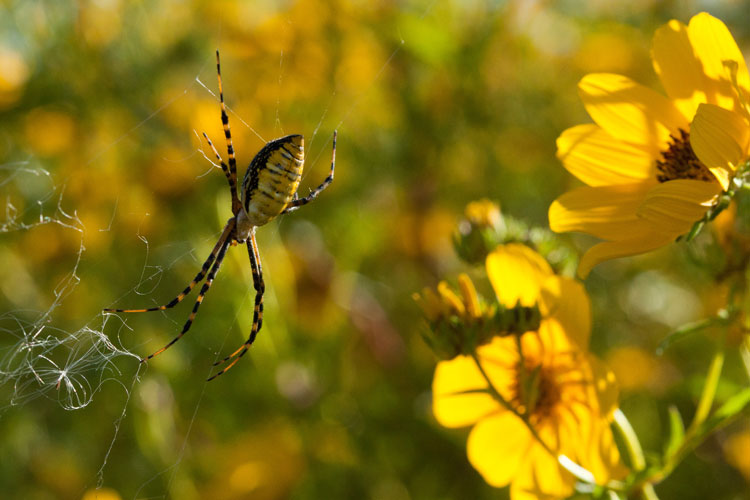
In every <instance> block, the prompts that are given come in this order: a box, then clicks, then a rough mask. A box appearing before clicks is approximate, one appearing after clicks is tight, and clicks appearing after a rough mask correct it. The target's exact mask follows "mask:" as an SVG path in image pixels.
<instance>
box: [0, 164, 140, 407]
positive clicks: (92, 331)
mask: <svg viewBox="0 0 750 500" xmlns="http://www.w3.org/2000/svg"><path fill="white" fill-rule="evenodd" d="M64 192H65V189H64V187H59V186H56V185H55V183H54V181H53V179H52V177H51V176H50V174H49V172H47V171H46V170H44V169H42V168H39V167H32V166H30V164H29V162H16V163H9V164H4V165H0V196H2V199H3V202H4V205H5V210H4V214H3V215H2V216H0V237H3V236H2V235H7V234H8V233H15V232H22V231H33V230H34V228H36V227H38V226H41V225H45V224H57V225H60V226H62V227H63V228H64V230H66V231H75V232H77V233H79V235H80V246H79V249H78V253H77V256H76V258H75V261H74V262H73V263H72V269H71V270H70V271H69V272H68V274H67V275H66V276H65V277H64V278H63V279H62V280H61V281H60V282H59V283H58V285H57V286H56V287H55V289H54V291H53V292H54V294H53V300H52V303H51V304H50V305H49V307H48V309H46V310H44V311H33V310H28V309H24V310H13V311H8V312H2V313H0V390H2V397H3V398H4V399H5V401H0V410H1V409H7V408H8V407H10V406H15V405H20V404H24V403H25V402H27V401H29V400H31V399H34V398H38V397H47V398H50V399H56V400H58V401H59V403H60V405H61V406H62V407H63V408H65V409H69V410H73V409H79V408H82V407H84V406H86V405H87V404H89V403H90V402H91V400H92V399H93V396H94V394H95V393H96V392H97V390H98V389H99V388H100V387H101V385H102V384H103V383H104V382H105V381H106V380H111V379H117V376H118V375H120V371H119V369H118V368H117V366H116V365H115V364H114V363H113V360H114V358H117V357H121V356H130V357H135V358H138V357H137V356H136V355H135V354H133V353H130V352H128V351H127V350H125V349H123V348H122V347H118V346H116V345H115V344H114V343H113V342H112V341H111V340H110V339H109V338H108V337H107V336H106V335H105V334H104V333H103V329H104V325H105V324H106V317H105V316H103V315H102V314H101V313H99V314H97V316H95V317H94V318H93V319H91V320H90V321H89V322H88V323H87V324H85V325H83V326H81V327H80V328H79V329H78V330H76V331H66V330H64V329H62V328H59V327H57V326H55V315H54V313H55V310H56V309H57V308H58V307H59V306H60V305H61V304H62V303H63V301H64V300H65V298H66V297H67V296H68V295H70V293H71V292H72V291H73V289H74V288H75V287H76V286H77V285H78V284H79V282H80V278H79V277H78V274H77V272H78V267H79V264H80V262H81V256H82V255H83V253H84V251H85V247H84V245H83V233H84V230H85V228H84V226H83V224H82V223H81V220H80V219H79V218H78V216H77V214H76V212H75V211H72V212H71V213H68V212H66V210H64V208H63V200H64ZM19 196H20V197H21V198H22V199H23V202H24V205H25V207H26V208H24V209H23V210H19V209H17V208H16V207H15V206H14V204H13V200H14V199H18V197H19ZM2 265H7V263H3V264H2Z"/></svg>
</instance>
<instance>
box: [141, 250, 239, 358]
mask: <svg viewBox="0 0 750 500" xmlns="http://www.w3.org/2000/svg"><path fill="white" fill-rule="evenodd" d="M229 243H230V242H229V239H226V240H224V242H223V243H222V245H221V248H220V249H219V253H218V255H217V256H216V262H214V265H213V266H212V267H211V270H210V271H209V272H208V276H206V282H205V283H203V286H202V287H201V291H200V293H199V294H198V298H196V299H195V305H193V310H192V311H191V312H190V316H188V319H187V321H186V322H185V325H184V326H183V327H182V331H181V332H180V334H179V335H177V336H176V337H175V338H173V339H172V340H171V341H170V342H169V343H168V344H167V345H165V346H164V347H162V348H161V349H159V350H158V351H156V352H154V353H152V354H149V355H148V356H146V357H145V358H143V359H142V360H141V363H143V362H145V361H148V360H149V359H151V358H153V357H154V356H158V355H159V354H161V353H163V352H164V351H166V350H167V349H169V348H170V347H172V345H173V344H174V343H175V342H177V341H178V340H180V339H181V338H182V336H183V335H185V334H186V333H187V331H188V330H190V327H191V326H192V325H193V320H194V319H195V315H196V314H198V308H199V307H200V306H201V303H202V302H203V297H205V295H206V292H208V289H209V288H211V285H212V284H213V282H214V278H215V277H216V273H217V272H218V271H219V268H220V267H221V262H222V261H223V260H224V256H225V255H226V253H227V248H229Z"/></svg>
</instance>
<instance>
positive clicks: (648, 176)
mask: <svg viewBox="0 0 750 500" xmlns="http://www.w3.org/2000/svg"><path fill="white" fill-rule="evenodd" d="M651 56H652V59H653V63H654V68H655V70H656V73H657V75H658V76H659V79H660V80H661V83H662V85H663V87H664V89H665V90H666V93H667V96H668V97H665V96H663V95H661V94H659V93H657V92H655V91H653V90H651V89H649V88H647V87H644V86H642V85H640V84H638V83H636V82H634V81H632V80H630V79H628V78H626V77H624V76H620V75H613V74H590V75H587V76H586V77H584V78H583V79H582V80H581V82H580V84H579V93H580V96H581V99H582V101H583V103H584V106H585V107H586V111H587V112H588V113H589V115H590V116H591V118H592V119H593V120H594V122H595V124H589V125H578V126H576V127H573V128H570V129H568V130H566V131H565V132H563V133H562V135H561V136H560V137H559V138H558V140H557V148H558V151H557V156H558V158H560V160H561V161H562V163H563V165H564V166H565V168H566V169H567V170H568V171H569V172H570V173H572V174H573V175H575V176H576V177H577V178H579V179H580V180H581V181H583V182H584V183H585V184H587V186H584V187H580V188H577V189H574V190H572V191H569V192H568V193H565V194H563V195H562V196H560V197H559V198H558V199H557V200H556V201H555V202H554V203H553V204H552V205H551V206H550V210H549V219H550V227H551V228H552V229H553V230H554V231H557V232H563V231H582V232H585V233H589V234H592V235H594V236H596V237H598V238H601V239H603V240H606V241H604V242H601V243H598V244H597V245H594V246H593V247H592V248H590V249H589V250H588V251H587V252H586V254H585V255H584V256H583V259H582V260H581V263H580V266H579V268H578V274H579V275H580V276H581V277H585V276H586V275H587V274H588V273H589V271H590V270H591V268H592V267H593V266H595V265H596V264H598V263H600V262H602V261H604V260H608V259H612V258H616V257H623V256H628V255H635V254H639V253H644V252H648V251H650V250H653V249H656V248H658V247H661V246H663V245H666V244H668V243H669V242H671V241H673V240H674V239H675V238H676V237H677V236H679V235H682V234H685V233H686V232H688V231H689V230H690V228H691V226H692V225H693V224H694V223H695V222H696V221H698V220H700V219H701V218H702V217H703V215H704V214H705V212H706V210H707V209H709V208H710V207H711V206H713V204H714V203H715V202H716V200H717V195H718V194H719V193H721V192H722V191H726V190H727V188H728V187H729V185H730V181H731V179H732V176H733V174H734V172H735V168H736V167H737V166H738V164H739V162H740V161H741V160H743V159H744V158H746V157H747V154H746V152H747V146H748V145H747V143H748V128H747V111H746V110H745V106H744V102H745V100H746V97H747V93H748V89H749V88H750V77H748V71H747V66H746V65H745V61H744V59H743V57H742V53H741V52H740V50H739V49H738V47H737V44H736V43H735V41H734V39H733V38H732V35H731V34H730V33H729V30H728V29H727V27H726V26H725V25H724V23H722V22H721V21H720V20H718V19H716V18H714V17H711V16H710V15H708V14H706V13H701V14H698V15H696V16H694V17H693V18H692V19H691V20H690V23H689V25H688V26H685V25H684V24H682V23H680V22H678V21H675V20H673V21H670V22H669V23H667V24H666V25H664V26H662V27H661V28H659V30H657V32H656V34H655V36H654V41H653V47H652V52H651ZM694 118H695V122H694V123H693V125H692V127H691V122H693V119H694Z"/></svg>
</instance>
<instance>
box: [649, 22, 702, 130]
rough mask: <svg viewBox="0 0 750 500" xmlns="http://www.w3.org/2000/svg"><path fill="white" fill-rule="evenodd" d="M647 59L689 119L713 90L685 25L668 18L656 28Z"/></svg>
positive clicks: (665, 88) (670, 95) (668, 93)
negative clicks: (666, 21)
mask: <svg viewBox="0 0 750 500" xmlns="http://www.w3.org/2000/svg"><path fill="white" fill-rule="evenodd" d="M651 58H652V59H653V62H654V70H655V71H656V74H657V75H659V79H660V80H661V83H662V85H663V86H664V90H666V91H667V95H668V96H669V97H670V98H672V100H673V101H674V103H675V105H676V106H677V107H678V108H679V109H680V110H681V111H682V113H683V114H684V115H685V116H686V117H687V118H688V119H690V118H691V117H692V116H693V115H694V114H695V110H696V109H698V105H699V104H700V103H701V102H707V99H708V97H707V92H709V93H710V94H711V95H713V93H714V92H713V90H711V89H712V84H711V82H710V81H708V80H707V79H706V75H705V73H704V72H703V65H702V64H701V62H700V61H699V60H698V58H697V56H696V55H695V52H694V51H693V45H692V44H691V43H690V37H689V35H688V28H687V26H685V25H684V24H682V23H681V22H679V21H675V20H672V21H669V22H668V23H667V24H665V25H664V26H662V27H661V28H659V29H658V30H656V33H655V34H654V43H653V47H652V49H651Z"/></svg>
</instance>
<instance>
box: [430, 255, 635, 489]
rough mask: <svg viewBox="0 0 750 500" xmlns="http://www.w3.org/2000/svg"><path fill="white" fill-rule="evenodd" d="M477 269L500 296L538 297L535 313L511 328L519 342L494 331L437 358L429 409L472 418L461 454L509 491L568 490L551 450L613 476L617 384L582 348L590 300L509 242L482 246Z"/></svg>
mask: <svg viewBox="0 0 750 500" xmlns="http://www.w3.org/2000/svg"><path fill="white" fill-rule="evenodd" d="M487 274H488V276H489V279H490V281H491V282H492V285H493V288H494V289H495V293H496V295H497V298H498V300H499V301H500V303H501V304H503V305H505V306H508V307H511V306H512V305H514V304H516V303H518V302H519V301H520V303H521V304H523V305H527V306H528V305H532V304H538V305H539V308H540V310H541V312H542V320H541V323H540V325H539V328H538V330H536V331H532V332H527V333H525V334H523V335H522V336H521V337H520V346H521V348H520V352H519V341H518V339H519V338H518V337H517V336H510V337H495V338H494V339H493V341H492V342H491V343H489V344H486V345H483V346H481V347H479V348H478V349H477V351H476V358H474V357H472V356H458V357H456V358H454V359H452V360H450V361H442V362H440V363H439V364H438V366H437V368H436V370H435V377H434V380H433V395H434V400H433V412H434V414H435V417H436V419H437V420H438V422H440V423H441V424H442V425H444V426H446V427H463V426H469V425H473V426H474V427H473V429H472V431H471V433H470V435H469V440H468V443H467V453H468V457H469V461H470V462H471V464H472V465H473V466H474V467H475V468H476V469H477V470H478V471H479V473H480V474H481V475H482V476H483V477H484V479H485V480H486V481H487V482H488V483H489V484H491V485H493V486H498V487H500V486H505V485H508V484H510V485H511V497H512V498H513V500H519V499H526V498H564V497H567V496H569V495H570V494H572V493H573V486H574V483H575V478H574V476H573V475H572V474H571V473H570V472H568V471H567V470H566V469H564V468H563V467H562V466H561V465H560V463H559V462H558V456H559V455H565V456H566V457H567V458H568V459H570V460H572V461H573V462H575V463H577V464H578V465H580V466H582V467H584V468H585V469H586V470H588V471H589V472H590V473H591V474H592V475H593V478H592V480H593V481H595V482H597V483H599V484H603V483H606V482H607V481H609V480H610V479H612V478H613V477H618V476H619V475H620V474H621V473H622V470H621V468H620V466H618V465H617V464H618V462H619V454H618V451H617V448H616V446H615V445H614V443H613V437H612V432H611V430H610V428H609V422H610V420H611V417H612V412H613V411H614V409H615V406H616V404H617V395H618V391H617V387H616V385H615V383H614V378H613V375H612V373H611V372H609V371H608V370H607V369H606V368H605V367H604V366H603V365H602V363H601V362H600V361H598V360H597V359H596V358H595V357H594V356H593V355H592V354H590V353H589V352H588V351H587V350H586V346H587V345H588V341H589V333H590V318H589V315H590V304H589V300H588V297H587V295H586V292H585V291H584V289H583V287H582V286H581V285H580V284H579V283H577V282H575V281H573V280H571V279H568V278H563V277H559V276H556V275H555V274H554V273H553V272H552V269H551V268H550V266H549V265H548V264H547V262H546V261H545V260H544V259H543V258H542V257H541V256H540V255H539V254H537V253H536V252H534V251H533V250H531V249H529V248H528V247H525V246H523V245H519V244H509V245H506V246H502V247H498V249H497V250H495V251H494V252H493V253H492V254H490V255H489V256H488V257H487ZM477 361H478V362H479V363H480V365H478V364H477ZM479 366H481V370H480V368H479ZM488 380H489V381H490V382H491V385H490V384H489V383H488ZM493 390H496V391H497V394H493V393H492V391H493ZM498 394H499V396H501V397H502V400H500V398H498V397H497V396H498Z"/></svg>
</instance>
